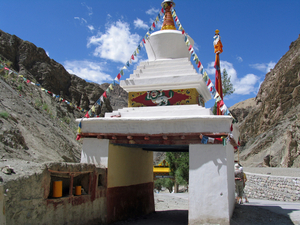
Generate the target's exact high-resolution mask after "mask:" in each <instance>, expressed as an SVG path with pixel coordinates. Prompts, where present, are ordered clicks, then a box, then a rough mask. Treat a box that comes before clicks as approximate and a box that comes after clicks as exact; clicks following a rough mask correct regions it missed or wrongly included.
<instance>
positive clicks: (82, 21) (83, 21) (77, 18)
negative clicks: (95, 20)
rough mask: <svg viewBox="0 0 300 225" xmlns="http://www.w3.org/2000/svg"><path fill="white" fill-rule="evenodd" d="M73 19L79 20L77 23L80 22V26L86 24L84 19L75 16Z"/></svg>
mask: <svg viewBox="0 0 300 225" xmlns="http://www.w3.org/2000/svg"><path fill="white" fill-rule="evenodd" d="M74 19H75V20H79V21H80V24H83V23H87V21H86V19H84V18H79V17H78V16H75V17H74Z"/></svg>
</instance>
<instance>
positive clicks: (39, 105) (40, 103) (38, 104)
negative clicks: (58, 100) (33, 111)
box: [35, 99, 43, 108]
mask: <svg viewBox="0 0 300 225" xmlns="http://www.w3.org/2000/svg"><path fill="white" fill-rule="evenodd" d="M42 105H43V103H42V102H41V100H39V99H35V106H36V107H38V108H39V107H41V106H42Z"/></svg>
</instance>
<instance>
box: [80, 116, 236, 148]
mask: <svg viewBox="0 0 300 225" xmlns="http://www.w3.org/2000/svg"><path fill="white" fill-rule="evenodd" d="M174 114H175V115H176V112H170V114H169V116H165V117H160V116H158V115H157V114H155V113H154V114H153V117H150V118H142V117H140V118H139V117H136V118H129V117H127V118H123V117H119V118H89V119H83V120H82V123H83V126H82V133H116V134H124V133H125V134H128V133H143V134H165V133H166V134H168V133H192V132H199V133H200V132H216V133H219V132H226V133H228V132H229V128H230V124H231V121H232V118H231V117H230V116H214V115H207V116H201V115H200V116H195V115H193V116H188V115H181V116H178V115H176V116H173V115H174ZM84 149H85V148H84Z"/></svg>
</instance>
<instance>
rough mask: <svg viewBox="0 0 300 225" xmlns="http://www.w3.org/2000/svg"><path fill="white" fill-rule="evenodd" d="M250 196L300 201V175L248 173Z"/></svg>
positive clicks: (247, 187) (247, 192) (248, 195)
mask: <svg viewBox="0 0 300 225" xmlns="http://www.w3.org/2000/svg"><path fill="white" fill-rule="evenodd" d="M246 176H247V182H246V186H245V189H244V190H245V194H246V195H247V197H248V198H255V199H267V200H276V201H300V177H285V176H273V175H272V176H271V175H263V174H254V173H246Z"/></svg>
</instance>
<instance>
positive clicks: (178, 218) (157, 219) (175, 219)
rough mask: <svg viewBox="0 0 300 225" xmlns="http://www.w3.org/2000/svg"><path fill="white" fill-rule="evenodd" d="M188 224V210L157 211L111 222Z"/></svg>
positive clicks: (146, 224)
mask: <svg viewBox="0 0 300 225" xmlns="http://www.w3.org/2000/svg"><path fill="white" fill-rule="evenodd" d="M123 224H124V225H125V224H130V225H188V210H167V211H157V212H154V213H150V214H149V215H146V216H142V217H139V218H136V219H129V220H126V221H120V222H116V223H113V224H112V225H123Z"/></svg>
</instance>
